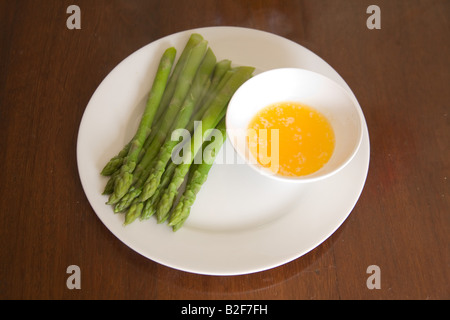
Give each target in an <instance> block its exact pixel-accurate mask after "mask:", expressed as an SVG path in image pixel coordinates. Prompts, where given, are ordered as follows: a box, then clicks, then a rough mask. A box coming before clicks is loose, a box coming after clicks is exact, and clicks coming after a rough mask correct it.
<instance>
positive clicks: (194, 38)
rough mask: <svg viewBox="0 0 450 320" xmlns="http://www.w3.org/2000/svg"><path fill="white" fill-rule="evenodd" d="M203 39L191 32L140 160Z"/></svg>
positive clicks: (138, 172) (137, 174) (136, 174)
mask: <svg viewBox="0 0 450 320" xmlns="http://www.w3.org/2000/svg"><path fill="white" fill-rule="evenodd" d="M202 40H204V39H203V37H202V36H201V35H200V34H198V33H193V34H191V36H190V37H189V39H188V41H187V43H186V45H185V47H184V49H183V51H182V52H181V55H180V58H179V59H178V61H177V63H176V65H175V67H174V69H173V73H172V75H171V76H170V78H169V81H168V83H167V87H166V90H165V91H164V95H163V97H162V99H161V104H160V108H158V113H157V114H156V116H155V119H156V125H155V126H154V127H153V128H152V132H151V133H150V136H149V138H148V139H147V140H146V142H145V144H144V147H143V148H142V150H141V152H140V154H139V161H141V159H142V157H143V156H144V155H145V152H146V150H147V149H148V148H149V146H150V144H151V143H152V141H153V139H154V138H155V136H156V133H157V132H158V130H159V127H160V120H161V119H162V117H163V116H164V114H165V112H166V111H167V106H168V105H169V103H170V101H171V99H172V97H173V94H174V92H175V89H176V86H177V83H178V78H179V76H180V73H181V72H182V71H183V69H184V67H185V65H186V61H187V60H188V58H189V55H190V53H191V50H192V49H193V48H194V47H195V46H196V45H197V44H199V43H200V42H201V41H202ZM141 169H142V167H141V166H140V165H139V163H138V166H137V167H136V170H135V172H134V173H133V176H134V181H136V180H137V178H138V177H139V175H140V173H141V171H142V170H141Z"/></svg>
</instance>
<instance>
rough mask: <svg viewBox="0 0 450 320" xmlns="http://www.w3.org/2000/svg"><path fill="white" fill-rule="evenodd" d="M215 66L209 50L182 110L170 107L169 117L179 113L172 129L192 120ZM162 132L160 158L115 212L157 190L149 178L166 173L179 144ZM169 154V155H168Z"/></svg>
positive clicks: (159, 137) (137, 182) (138, 180)
mask: <svg viewBox="0 0 450 320" xmlns="http://www.w3.org/2000/svg"><path fill="white" fill-rule="evenodd" d="M199 48H200V47H199ZM194 50H196V49H194ZM195 53H196V52H195V51H193V54H195ZM215 64H216V57H215V55H214V53H213V52H212V50H211V49H207V50H206V53H205V55H204V58H203V60H202V62H201V64H200V65H199V66H198V70H197V72H196V74H195V77H194V79H193V80H192V85H191V86H190V88H189V92H188V93H187V94H186V95H185V96H186V98H185V100H184V102H183V105H182V106H181V108H180V107H178V106H177V105H174V104H172V103H171V105H170V107H169V110H168V113H167V116H168V117H169V116H170V117H172V114H173V113H176V112H177V111H178V112H179V113H178V116H177V118H176V120H175V122H174V123H173V124H172V129H178V128H184V127H185V126H186V124H187V123H188V121H189V119H190V114H191V113H192V110H193V107H194V104H195V102H196V101H197V100H198V99H199V98H200V93H201V91H202V89H203V87H204V86H205V83H207V82H208V80H209V78H210V76H211V73H212V71H213V69H214V66H215ZM171 107H176V108H173V110H171V109H170V108H171ZM176 109H178V110H176ZM172 121H173V119H172ZM169 123H170V122H169V121H167V122H166V124H167V125H168V124H169ZM161 130H165V131H166V132H159V133H158V136H157V139H161V140H162V138H165V140H166V142H165V143H164V145H162V147H161V149H160V151H159V154H158V157H156V158H155V159H154V161H153V162H152V163H151V164H150V165H148V166H147V167H146V169H145V170H144V171H143V172H142V173H141V175H140V176H139V178H138V179H137V181H136V182H135V185H134V187H133V188H131V189H130V190H129V191H128V192H127V193H126V194H125V195H124V196H123V197H122V199H120V201H119V203H117V204H116V206H115V208H114V211H115V212H120V211H123V210H124V209H126V208H127V207H129V206H130V205H131V203H132V202H133V201H134V199H135V198H136V197H138V196H139V195H142V194H144V193H145V192H146V196H145V198H141V199H140V201H142V202H143V201H145V200H147V199H148V198H149V197H150V196H151V195H152V194H153V192H154V191H155V190H156V186H157V184H156V185H155V188H154V189H153V190H151V193H150V192H149V185H146V183H147V181H149V180H150V179H151V177H150V176H149V175H150V172H152V170H153V169H157V170H158V173H159V172H161V174H162V172H164V168H165V167H166V164H167V162H168V160H169V159H170V157H171V155H172V149H173V147H174V146H175V145H176V144H177V143H178V142H177V141H172V140H171V139H170V135H169V130H166V129H165V128H160V131H161ZM158 141H160V140H154V142H153V143H152V145H151V146H152V148H153V150H156V151H158V145H157V143H158ZM167 153H168V155H167ZM141 163H142V162H141ZM155 166H157V168H155ZM147 177H148V179H147V181H146V178H147ZM160 178H161V175H159V174H158V181H157V183H159V179H160ZM143 188H144V189H143ZM142 191H144V192H142Z"/></svg>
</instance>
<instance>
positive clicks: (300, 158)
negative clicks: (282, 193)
mask: <svg viewBox="0 0 450 320" xmlns="http://www.w3.org/2000/svg"><path fill="white" fill-rule="evenodd" d="M261 129H267V130H261ZM272 129H278V130H275V131H272ZM248 143H249V149H250V152H251V153H252V155H253V157H254V158H255V159H256V160H257V161H258V163H259V164H260V165H262V166H263V167H266V168H269V169H270V170H272V171H273V172H274V173H276V174H279V175H282V176H288V177H298V176H304V175H308V174H311V173H314V172H316V171H317V170H319V169H320V168H322V167H323V166H324V165H325V164H326V163H327V162H328V160H330V158H331V155H332V154H333V151H334V144H335V138H334V131H333V128H332V126H331V124H330V123H329V121H328V119H327V118H326V117H325V116H324V115H323V114H321V113H320V112H318V111H317V110H315V109H313V108H311V107H309V106H306V105H303V104H300V103H296V102H280V103H276V104H273V105H269V106H267V107H265V108H264V109H262V110H261V111H260V112H258V113H257V114H256V115H255V116H254V118H253V119H252V120H251V121H250V124H249V126H248Z"/></svg>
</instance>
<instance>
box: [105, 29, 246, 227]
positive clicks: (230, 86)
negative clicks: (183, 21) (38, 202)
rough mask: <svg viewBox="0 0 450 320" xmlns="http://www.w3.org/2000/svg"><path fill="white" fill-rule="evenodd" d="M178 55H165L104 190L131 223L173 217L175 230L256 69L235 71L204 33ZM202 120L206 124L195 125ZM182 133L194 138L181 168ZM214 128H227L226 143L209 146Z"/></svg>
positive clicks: (170, 52)
mask: <svg viewBox="0 0 450 320" xmlns="http://www.w3.org/2000/svg"><path fill="white" fill-rule="evenodd" d="M175 56H176V49H175V48H174V47H171V48H168V49H167V50H166V51H165V52H164V54H163V55H162V57H161V59H160V61H159V66H158V69H157V71H156V75H155V78H154V81H153V84H152V88H151V90H150V93H149V96H148V99H147V104H146V107H145V110H144V113H143V115H142V118H141V121H140V123H139V126H138V129H137V132H136V134H135V135H134V137H133V138H132V139H131V141H130V142H129V143H128V144H127V145H125V146H124V147H123V149H122V150H121V151H120V152H119V153H118V154H117V155H116V156H115V157H113V158H111V160H110V161H109V162H108V163H107V164H106V165H105V167H104V168H103V170H102V171H101V174H102V175H104V176H108V177H109V180H108V182H107V184H106V186H105V189H104V192H103V194H105V195H109V199H108V202H107V204H109V205H112V206H113V207H114V212H116V213H124V214H125V222H124V224H125V225H128V224H130V223H132V222H133V221H135V220H136V219H138V218H139V219H141V220H145V219H149V218H150V217H151V216H153V215H156V218H157V221H158V223H163V222H165V221H166V220H168V224H169V226H171V227H172V229H173V230H174V231H176V230H178V229H179V228H180V227H182V225H183V224H184V222H185V221H186V219H187V217H188V216H189V213H190V208H191V206H192V205H193V203H194V201H195V198H196V195H197V193H198V192H199V190H200V188H201V186H202V184H203V183H204V182H205V181H206V179H207V176H208V173H209V170H210V168H211V166H212V162H213V160H214V158H215V156H216V155H217V152H218V151H219V150H218V149H220V147H221V146H222V144H223V142H224V141H225V137H226V133H225V113H226V109H227V106H228V102H229V101H230V99H231V97H232V96H233V94H234V92H235V91H236V90H237V89H238V88H239V87H240V86H241V85H242V84H243V83H244V82H245V81H247V80H248V79H249V78H250V77H251V76H252V74H253V72H254V68H253V67H248V66H238V67H232V66H231V61H230V60H227V59H225V60H221V61H217V59H216V56H215V54H214V53H213V51H212V49H211V48H209V47H208V42H207V41H206V40H205V39H204V38H203V37H202V36H201V35H200V34H197V33H194V34H192V35H191V36H190V37H189V39H188V41H187V43H186V45H185V47H184V49H183V51H182V53H181V55H180V57H179V59H178V61H177V62H176V63H175V60H176V59H175ZM172 69H173V70H172ZM198 121H200V123H201V125H199V126H195V124H196V123H198ZM177 129H185V130H187V131H188V132H189V133H190V138H189V140H188V142H186V143H187V144H188V145H187V150H188V152H186V153H185V154H183V161H182V162H181V163H178V162H175V161H173V154H174V152H176V150H175V149H176V146H177V145H178V144H179V141H177V140H172V132H174V131H175V130H177ZM210 129H217V130H220V132H221V139H219V141H214V142H208V139H209V138H210V137H209V135H210V133H211V130H210ZM198 141H201V143H198ZM211 143H214V144H215V145H214V147H215V148H214V152H212V154H211V155H210V159H209V161H207V162H202V163H199V164H197V163H194V159H195V157H196V156H197V155H198V153H200V152H203V150H206V148H208V147H211V145H210V144H211ZM185 181H187V183H186V186H185V189H184V190H182V184H183V182H185ZM178 196H180V197H179V201H178V202H176V199H177V197H178Z"/></svg>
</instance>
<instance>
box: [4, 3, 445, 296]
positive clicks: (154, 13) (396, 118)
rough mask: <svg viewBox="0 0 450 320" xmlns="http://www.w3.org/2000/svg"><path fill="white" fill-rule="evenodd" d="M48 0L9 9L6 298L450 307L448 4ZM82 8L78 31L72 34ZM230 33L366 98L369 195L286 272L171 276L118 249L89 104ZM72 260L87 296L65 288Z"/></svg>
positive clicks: (120, 245) (170, 271) (166, 270)
mask: <svg viewBox="0 0 450 320" xmlns="http://www.w3.org/2000/svg"><path fill="white" fill-rule="evenodd" d="M44 2H45V3H44ZM44 2H43V1H32V0H18V1H5V0H2V1H0V30H1V31H0V70H1V71H0V128H1V130H2V134H1V135H0V150H1V152H0V156H1V161H0V172H1V175H0V182H1V183H0V243H1V248H0V299H211V300H212V299H227V300H228V299H229V300H232V299H275V300H276V299H286V300H300V299H449V298H450V287H449V283H450V272H449V266H450V260H449V259H450V256H449V243H450V242H449V234H450V233H449V231H450V230H449V227H450V192H449V180H450V162H449V159H450V152H449V151H450V148H449V147H450V144H449V142H450V127H449V111H450V93H449V92H450V90H449V83H450V71H449V70H450V58H449V57H450V41H449V40H450V2H449V1H448V0H395V1H387V0H377V1H360V0H350V1H334V0H319V1H313V0H303V1H302V0H283V1H281V0H279V1H275V0H252V1H249V0H226V1H225V0H218V1H211V0H192V1H177V0H164V1H156V0H130V1H118V0H112V1H109V0H108V1H106V0H95V1H87V0H76V1H56V0H51V1H44ZM72 4H74V5H77V6H78V7H79V9H80V17H81V20H80V21H78V22H80V27H81V29H72V30H71V29H69V28H68V27H67V22H68V20H70V18H71V17H73V13H75V11H69V12H68V7H69V6H70V5H72ZM372 4H375V5H377V6H378V7H379V9H380V20H379V21H378V20H376V16H374V14H375V15H376V14H377V13H376V11H370V10H369V13H368V12H367V11H368V7H369V6H370V5H372ZM373 18H374V19H375V20H373ZM368 20H369V21H368ZM69 22H73V23H74V24H73V26H74V27H76V22H77V21H76V20H73V21H72V20H70V21H69ZM377 22H380V23H381V29H376V28H375V29H370V28H368V25H369V26H371V25H372V24H376V23H377ZM69 25H70V24H69ZM218 25H224V26H241V27H247V28H254V29H259V30H264V31H268V32H271V33H274V34H277V35H280V36H283V37H285V38H287V39H290V40H292V41H295V42H297V43H299V44H301V45H302V46H304V47H306V48H308V49H310V50H311V51H313V52H314V53H316V54H317V55H319V56H320V57H322V58H323V59H324V60H325V61H327V62H328V63H329V64H330V65H331V66H332V67H333V68H334V69H335V70H336V71H337V72H338V73H339V74H340V75H341V76H342V77H343V78H344V79H345V80H346V82H347V83H348V85H349V86H350V87H351V88H352V90H353V92H354V93H355V95H356V97H357V98H358V100H359V102H360V105H361V107H362V109H363V111H364V115H365V117H366V121H367V125H368V129H369V134H370V147H371V155H370V169H369V173H368V177H367V180H366V184H365V187H364V190H363V192H362V194H361V197H360V199H359V201H358V202H357V204H356V206H355V207H354V209H353V211H352V213H351V214H350V216H349V217H348V219H347V220H346V221H345V222H344V223H343V225H342V226H341V227H340V228H339V229H338V230H337V231H336V232H335V233H334V234H333V235H332V236H331V237H330V238H328V239H327V240H326V241H325V242H323V243H322V244H321V245H319V246H318V247H317V248H315V249H314V250H312V251H311V252H309V253H307V254H306V255H304V256H302V257H300V258H298V259H296V260H294V261H292V262H290V263H287V264H285V265H282V266H280V267H277V268H274V269H270V270H267V271H263V272H258V273H254V274H248V275H241V276H224V277H220V276H206V275H198V274H192V273H187V272H182V271H177V270H174V269H171V268H169V267H165V266H162V265H160V264H158V263H156V262H153V261H151V260H148V259H146V258H144V257H143V256H141V255H140V254H138V253H136V252H135V251H133V250H131V249H129V248H128V247H127V246H126V245H124V244H123V243H122V242H120V241H119V240H118V239H117V238H116V237H115V236H114V235H113V234H111V232H110V231H109V230H108V229H107V228H106V227H105V226H104V225H103V224H102V222H101V221H100V220H99V219H98V218H97V216H96V214H95V212H94V211H93V209H92V207H91V206H90V204H89V202H88V200H87V198H86V195H85V193H84V191H83V188H82V186H81V183H80V179H79V175H78V169H77V158H76V143H77V134H78V128H79V125H80V121H81V118H82V116H83V112H84V110H85V108H86V105H87V104H88V102H89V100H90V98H91V96H92V95H93V93H94V91H95V89H96V88H97V86H98V85H99V83H100V82H101V81H102V80H103V79H104V78H105V77H106V76H107V75H108V73H109V72H110V71H111V70H112V69H113V68H114V67H115V66H116V65H117V64H118V63H119V62H121V61H122V60H123V59H124V58H126V57H127V56H128V55H130V54H131V53H133V52H134V51H136V50H138V49H139V48H141V47H143V46H144V45H146V44H148V43H150V42H152V41H155V40H157V39H159V38H161V37H164V36H167V35H170V34H173V33H175V32H178V31H182V30H188V29H192V28H198V27H207V26H218ZM71 265H76V266H78V267H79V268H80V271H81V274H80V275H81V277H80V279H81V289H76V288H75V289H69V288H68V286H67V280H68V278H69V276H70V275H71V274H72V275H75V274H76V271H73V270H68V269H67V268H68V267H69V266H71ZM370 266H378V269H371V268H370ZM378 276H379V277H378ZM376 277H378V278H376ZM369 278H370V279H369ZM374 279H375V280H374ZM368 280H369V281H368ZM372 280H373V281H372ZM378 280H379V284H380V288H376V287H375V288H369V287H370V286H368V283H374V284H376V283H378V282H377V281H378Z"/></svg>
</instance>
